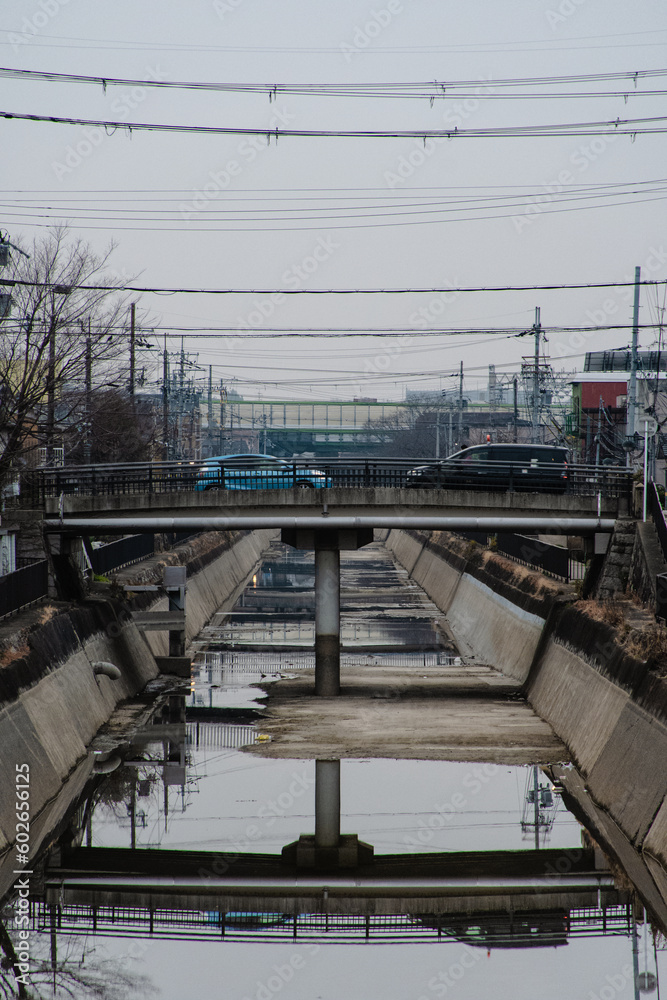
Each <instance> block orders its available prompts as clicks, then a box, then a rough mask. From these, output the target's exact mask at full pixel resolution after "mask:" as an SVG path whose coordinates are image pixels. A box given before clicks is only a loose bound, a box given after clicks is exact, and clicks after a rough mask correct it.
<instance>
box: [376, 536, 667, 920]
mask: <svg viewBox="0 0 667 1000" xmlns="http://www.w3.org/2000/svg"><path fill="white" fill-rule="evenodd" d="M386 544H387V546H388V547H389V548H390V550H391V551H392V552H393V554H394V555H395V557H396V558H397V559H398V561H399V562H400V563H402V565H403V566H404V567H405V568H406V569H407V571H408V573H409V574H410V576H411V577H412V578H413V579H414V580H415V582H416V583H418V584H419V585H420V586H421V587H423V589H424V590H425V591H426V592H427V594H428V595H429V597H431V599H432V600H433V601H434V602H435V603H436V604H437V605H438V607H439V608H440V609H441V610H442V611H443V612H445V614H446V616H447V620H448V622H449V624H450V627H451V630H452V633H453V635H454V638H455V640H456V641H457V643H460V644H461V647H462V650H464V651H466V652H467V653H468V655H469V656H472V657H474V658H475V659H476V660H477V661H484V662H486V663H488V664H490V665H491V666H495V667H497V668H498V669H499V670H501V671H503V672H504V673H506V674H509V675H510V676H511V677H514V678H516V679H517V680H519V681H522V682H523V683H524V690H525V692H526V695H527V697H528V700H529V701H530V703H531V704H532V706H533V708H534V709H535V711H536V712H537V713H538V714H539V715H540V716H541V717H542V718H543V719H545V720H546V721H547V722H548V723H549V724H550V725H551V727H552V728H553V730H554V732H555V733H556V734H557V735H558V736H559V737H560V738H561V739H562V740H563V742H564V743H565V744H566V746H567V747H568V750H569V751H570V753H571V755H572V758H573V760H574V762H575V764H576V766H577V768H578V770H579V772H580V773H581V775H582V776H583V778H584V779H585V783H586V795H587V796H588V797H590V800H591V802H592V803H594V804H595V805H596V806H597V807H598V808H599V810H601V811H602V812H604V814H605V816H606V817H608V820H609V824H611V826H610V825H609V824H607V833H609V831H610V829H611V827H613V829H614V830H615V831H616V833H617V834H618V839H619V843H620V841H621V839H623V840H624V841H625V842H627V843H629V844H630V845H632V847H633V848H634V849H635V851H637V852H639V855H640V858H641V860H642V861H643V863H644V865H645V866H646V868H647V869H648V872H649V873H650V877H651V878H652V880H653V883H654V885H655V888H656V889H657V890H658V892H659V894H660V896H661V898H662V900H663V901H665V902H667V663H666V662H665V660H664V658H663V656H664V654H663V653H661V652H660V650H661V649H662V648H664V646H663V645H662V644H661V642H660V630H659V628H658V627H657V626H656V628H655V631H653V632H651V631H650V630H649V631H648V632H644V633H642V634H640V633H633V630H632V629H630V628H629V627H628V626H627V624H625V623H624V622H623V621H618V622H613V623H612V622H608V621H605V620H604V614H605V611H604V605H600V604H596V602H585V603H583V604H582V605H578V604H573V601H574V596H573V595H572V594H570V595H569V596H568V594H567V593H566V592H565V591H566V590H567V588H562V587H558V586H557V585H556V584H555V583H553V582H552V581H549V580H546V579H545V578H543V577H541V576H540V575H539V574H533V573H530V572H528V571H527V570H523V568H522V567H521V566H514V565H513V564H512V563H510V562H509V561H508V560H505V559H503V558H502V557H500V556H496V555H495V554H493V553H490V552H484V553H483V552H482V551H481V550H479V548H476V547H474V546H470V544H469V543H467V542H466V541H465V540H463V539H461V538H458V537H456V536H454V535H451V534H448V533H435V532H433V533H428V532H422V533H412V532H410V533H408V532H391V533H390V535H389V536H388V538H387V540H386ZM656 650H657V652H656ZM611 839H613V838H611ZM609 840H610V838H609V837H607V843H608V844H609ZM619 853H621V852H619Z"/></svg>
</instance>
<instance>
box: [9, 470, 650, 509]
mask: <svg viewBox="0 0 667 1000" xmlns="http://www.w3.org/2000/svg"><path fill="white" fill-rule="evenodd" d="M423 467H426V468H427V469H428V470H429V471H428V472H427V473H423V472H418V473H417V472H415V471H414V470H416V469H421V468H423ZM308 485H311V486H313V487H316V488H318V487H333V488H335V487H349V488H358V489H361V488H368V487H383V486H387V487H393V488H402V487H409V486H414V487H418V488H420V489H429V488H432V489H438V488H460V489H479V490H485V491H489V492H494V491H499V490H500V491H502V492H507V491H527V492H544V493H550V492H567V493H572V494H575V495H578V496H597V495H600V496H602V497H613V498H623V499H627V498H629V496H630V492H631V485H632V477H631V473H630V471H629V470H628V469H625V468H616V467H609V466H595V465H569V466H568V467H567V471H566V472H564V470H563V469H562V468H561V467H555V466H554V465H552V464H546V465H542V464H540V465H533V466H530V467H529V468H527V467H526V465H525V463H524V464H521V463H512V462H484V463H476V466H475V467H474V468H473V467H472V465H471V463H463V462H457V463H451V462H446V463H436V462H435V460H433V459H430V460H429V459H421V460H417V461H415V459H406V458H365V459H361V458H353V459H344V458H341V459H331V458H327V459H326V460H318V459H307V460H306V459H298V460H294V461H290V462H286V463H285V466H284V467H283V468H282V469H281V470H279V471H274V470H269V471H267V470H261V469H260V470H243V469H239V468H235V469H233V470H229V469H227V470H226V469H224V468H215V467H213V466H212V465H209V464H207V462H206V460H200V461H196V462H194V461H193V462H187V461H179V462H133V463H117V464H112V465H79V466H75V465H72V466H61V467H58V468H41V469H33V470H30V471H27V472H25V473H23V475H22V477H21V481H20V494H19V497H18V503H19V504H20V505H21V506H25V507H28V506H32V507H42V506H43V505H44V503H45V501H46V500H47V499H48V498H58V497H60V496H71V495H79V496H124V495H127V496H129V495H136V494H160V493H175V492H181V491H184V492H192V491H194V490H205V489H227V490H229V491H232V490H257V489H285V488H293V487H298V488H301V487H302V486H308Z"/></svg>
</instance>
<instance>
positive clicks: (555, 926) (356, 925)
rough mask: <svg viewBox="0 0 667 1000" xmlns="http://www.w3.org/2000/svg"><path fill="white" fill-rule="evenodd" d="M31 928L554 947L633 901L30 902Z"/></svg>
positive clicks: (610, 922)
mask: <svg viewBox="0 0 667 1000" xmlns="http://www.w3.org/2000/svg"><path fill="white" fill-rule="evenodd" d="M30 921H31V929H32V930H34V931H47V930H50V929H51V928H52V926H53V924H54V923H55V928H56V929H57V931H58V933H59V934H66V935H67V934H72V935H80V934H99V935H103V936H105V937H135V936H136V937H144V936H145V935H146V934H148V935H149V936H150V937H154V938H163V939H168V940H197V941H216V940H221V939H225V940H230V941H260V940H263V941H294V940H304V939H309V938H310V939H317V941H318V942H319V943H326V942H330V943H332V944H333V943H340V942H345V943H348V944H350V943H352V944H353V943H355V942H362V941H368V940H371V939H372V940H374V941H387V942H388V941H392V942H405V943H408V942H415V941H419V942H420V943H428V942H438V941H443V942H445V941H450V942H451V941H452V940H458V941H464V942H466V943H468V944H470V945H473V946H475V945H477V946H479V947H484V948H489V947H497V948H508V947H529V946H531V945H532V946H536V945H539V946H541V947H549V946H551V947H553V946H556V945H557V944H566V943H567V941H568V940H570V939H573V938H599V937H630V936H631V935H632V929H633V917H632V906H631V904H630V903H622V904H618V905H612V906H604V907H578V908H574V909H571V910H560V911H547V912H542V911H535V912H532V913H531V912H530V911H526V912H522V913H506V914H502V913H471V914H470V915H469V916H468V917H466V918H462V917H461V915H460V914H458V915H452V914H446V913H431V914H428V915H423V916H419V915H408V914H394V915H386V914H366V915H364V914H352V913H351V914H345V913H297V914H288V913H268V912H266V913H263V912H259V911H258V912H244V913H226V914H225V913H222V912H217V911H211V910H185V909H184V910H161V909H150V908H147V907H146V908H144V907H121V906H92V905H91V906H88V905H85V904H65V905H56V904H53V903H46V902H43V901H39V900H38V901H33V902H32V903H31V907H30Z"/></svg>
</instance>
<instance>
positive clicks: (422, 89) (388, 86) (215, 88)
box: [0, 67, 667, 101]
mask: <svg viewBox="0 0 667 1000" xmlns="http://www.w3.org/2000/svg"><path fill="white" fill-rule="evenodd" d="M665 76H667V69H648V70H624V71H617V72H609V73H581V74H574V75H570V76H546V77H523V78H522V77H514V78H506V79H498V80H495V79H494V80H493V81H480V80H429V81H418V82H402V83H389V82H378V83H365V84H364V83H274V84H267V83H225V82H211V81H195V80H191V81H183V80H180V81H179V80H156V79H130V78H126V77H111V76H90V75H85V74H76V73H54V72H49V71H46V70H30V69H16V68H12V67H0V77H6V78H8V79H16V80H39V81H44V82H48V83H77V84H88V85H93V86H96V87H100V88H101V89H102V90H103V91H104V92H105V93H106V89H107V87H144V88H157V89H176V90H194V91H210V92H215V93H231V94H264V95H266V96H268V97H269V98H270V99H271V100H276V99H277V98H278V97H279V96H282V95H286V96H288V95H289V96H292V95H301V96H304V95H305V96H310V97H355V98H364V99H368V98H390V99H401V100H405V99H414V98H417V99H419V100H428V101H435V100H448V99H449V98H450V97H452V96H456V97H459V98H465V97H474V98H477V99H482V100H508V99H510V100H513V99H520V100H534V99H536V98H538V99H542V98H551V97H560V98H563V99H571V98H586V97H623V98H624V99H625V98H628V97H638V96H643V97H648V96H664V94H665V91H664V90H656V91H638V90H637V89H636V87H637V84H638V82H639V81H640V80H645V79H651V78H653V77H657V78H662V77H665ZM612 81H621V82H627V83H629V84H631V85H632V87H633V88H635V89H634V90H632V89H630V88H627V89H624V90H617V91H589V92H585V93H581V92H571V91H570V92H565V93H562V94H553V93H539V92H537V91H535V89H534V88H535V87H562V86H565V85H567V86H571V85H573V84H579V83H608V82H612ZM517 87H518V88H522V87H530V88H531V92H530V93H525V94H521V93H519V94H506V93H505V94H504V93H497V91H503V90H508V89H510V88H517ZM467 91H470V93H468V92H467Z"/></svg>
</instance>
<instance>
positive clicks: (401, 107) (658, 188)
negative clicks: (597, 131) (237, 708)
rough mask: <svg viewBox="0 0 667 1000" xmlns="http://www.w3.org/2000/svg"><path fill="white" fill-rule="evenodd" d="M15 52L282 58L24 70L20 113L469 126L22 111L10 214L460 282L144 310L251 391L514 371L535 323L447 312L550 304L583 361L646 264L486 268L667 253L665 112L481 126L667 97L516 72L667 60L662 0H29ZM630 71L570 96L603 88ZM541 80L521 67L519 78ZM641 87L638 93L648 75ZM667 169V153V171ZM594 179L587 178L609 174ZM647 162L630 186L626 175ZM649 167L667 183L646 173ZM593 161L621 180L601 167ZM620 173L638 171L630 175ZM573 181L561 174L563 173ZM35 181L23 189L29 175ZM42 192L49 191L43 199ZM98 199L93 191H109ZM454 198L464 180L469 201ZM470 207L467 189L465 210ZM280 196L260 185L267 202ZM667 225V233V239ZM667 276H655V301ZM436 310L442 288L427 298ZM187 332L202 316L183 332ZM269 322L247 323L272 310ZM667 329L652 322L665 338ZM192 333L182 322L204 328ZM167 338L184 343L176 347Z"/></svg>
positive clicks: (19, 6) (127, 270)
mask: <svg viewBox="0 0 667 1000" xmlns="http://www.w3.org/2000/svg"><path fill="white" fill-rule="evenodd" d="M1 28H2V32H1V34H0V39H1V41H2V46H3V48H2V55H3V58H2V65H3V66H4V67H10V68H20V69H31V70H50V71H53V72H60V73H74V74H86V75H93V76H102V77H123V78H132V79H139V80H141V79H156V80H161V81H165V80H169V81H190V82H193V81H194V82H215V83H245V84H270V85H274V84H275V85H277V90H276V93H275V95H274V98H273V99H272V100H271V101H270V100H269V96H268V94H267V93H244V94H239V93H220V92H206V91H201V90H192V89H169V90H166V89H162V90H158V89H148V88H139V89H136V88H135V89H132V88H121V87H114V86H108V87H107V88H106V91H105V90H104V89H103V88H102V87H101V86H91V85H82V84H74V83H58V82H52V81H51V82H44V81H34V80H30V79H20V80H17V79H8V78H2V77H0V83H1V87H2V93H3V100H2V102H0V105H1V108H2V110H3V112H4V113H13V114H31V115H41V116H60V117H68V118H78V119H91V120H104V121H123V122H127V123H128V124H131V123H132V122H135V123H139V122H142V123H145V122H149V123H172V124H180V125H183V124H189V125H191V124H199V125H209V126H210V125H215V126H234V127H240V128H246V127H254V128H259V129H271V130H275V129H276V128H278V129H279V130H280V129H284V128H292V129H295V128H299V129H326V130H333V131H341V130H385V131H389V132H394V131H399V130H414V131H420V130H430V129H446V130H449V131H451V132H452V133H454V134H453V137H452V138H451V139H449V140H448V139H442V140H441V141H439V142H437V143H436V142H433V141H431V142H427V143H426V145H425V144H424V142H423V140H422V139H420V138H342V137H335V136H334V137H324V138H315V137H310V138H299V137H289V136H282V137H281V138H279V140H278V142H277V143H276V141H275V138H273V139H272V140H271V142H270V143H268V144H267V142H266V139H265V138H254V139H253V138H248V137H243V136H239V135H196V134H184V133H169V134H167V133H163V132H158V131H150V132H148V131H139V130H133V131H132V132H131V133H130V131H129V130H125V129H123V130H120V129H118V130H116V131H115V132H112V133H111V134H107V131H105V130H104V129H101V128H96V129H94V130H92V132H91V131H90V130H88V132H86V131H85V130H84V129H83V128H82V127H81V126H74V125H66V124H55V123H49V122H32V121H20V120H7V119H4V120H2V124H1V128H2V150H3V154H4V155H3V170H2V174H3V178H4V183H3V184H2V189H3V190H2V210H1V211H0V228H2V229H3V230H4V231H6V232H8V233H9V234H10V237H11V238H12V239H23V240H24V241H29V240H31V239H32V238H33V236H35V235H38V236H39V235H40V234H43V233H44V232H45V230H44V227H45V226H47V225H48V224H49V222H50V221H53V220H65V221H69V223H70V225H71V228H72V231H73V232H74V233H75V234H77V235H81V236H83V237H84V238H85V239H86V240H89V241H90V243H91V244H92V245H93V246H94V247H95V248H96V249H98V250H102V249H103V248H104V246H105V245H106V244H107V243H108V241H109V239H110V238H113V239H114V240H116V241H117V243H118V248H117V250H116V252H115V254H114V261H115V267H116V269H117V272H118V274H119V275H121V276H132V275H137V276H138V280H137V282H136V284H138V285H141V286H150V287H162V288H172V287H178V288H182V287H198V288H240V289H265V290H267V291H268V290H276V291H278V290H280V289H281V288H292V289H294V288H326V289H336V288H338V289H356V288H415V287H418V288H439V289H451V290H452V291H449V292H445V293H443V294H421V295H417V294H409V295H382V296H380V295H372V296H371V295H366V296H363V295H349V296H332V295H327V296H306V295H297V296H292V297H282V298H279V299H278V301H277V302H276V301H271V300H270V299H269V298H268V296H266V295H233V296H232V295H229V296H224V297H223V296H213V295H198V296H195V295H184V294H175V295H171V296H164V295H163V296H159V295H155V294H143V295H142V296H141V297H139V296H138V297H137V298H138V301H139V302H140V312H139V315H140V317H142V319H144V320H145V319H146V317H148V321H149V325H150V326H151V327H154V328H155V330H156V331H158V334H159V335H158V334H156V335H155V342H156V343H157V342H159V343H160V345H161V344H162V335H163V333H164V332H167V333H175V331H178V330H179V328H186V329H187V328H193V327H197V328H201V330H202V331H204V332H206V331H211V330H213V331H215V330H216V328H222V327H229V328H231V329H232V331H236V332H232V333H230V334H224V333H220V334H219V335H218V337H211V336H210V335H209V336H208V337H206V338H197V339H195V338H194V337H192V336H189V337H187V339H186V349H187V350H188V351H189V352H192V354H193V360H195V358H194V355H197V359H196V360H197V361H198V363H199V365H200V366H201V367H202V371H201V373H200V375H201V378H202V380H204V379H205V378H206V375H207V371H208V365H209V364H213V365H214V381H215V383H216V384H217V383H218V382H219V381H220V380H224V382H225V383H226V384H227V385H228V386H230V387H234V388H236V389H237V391H239V392H241V393H242V394H244V395H245V396H246V397H247V398H258V397H259V396H260V395H261V396H262V397H263V398H281V397H285V396H287V397H292V396H297V397H301V398H305V399H313V398H332V399H349V398H352V397H354V396H360V395H362V396H374V397H378V398H385V399H400V398H401V397H402V395H403V393H404V391H405V389H406V388H413V389H419V388H429V389H437V388H440V387H447V386H449V385H451V384H452V382H451V375H452V373H453V372H454V371H456V370H458V366H459V363H460V362H461V361H463V363H464V367H465V373H466V376H465V377H466V387H468V388H473V387H475V385H476V383H477V381H478V380H480V379H481V380H483V381H485V380H486V375H487V370H488V365H489V364H490V363H495V364H496V365H498V366H499V370H500V371H502V372H513V371H514V370H516V368H517V366H518V365H520V361H521V358H522V356H523V355H528V354H530V353H531V351H532V346H533V345H532V340H530V339H529V338H522V339H517V338H516V336H510V337H506V336H500V335H494V336H490V335H488V334H487V335H484V333H483V332H482V333H474V334H472V335H468V336H465V337H455V338H453V337H448V336H437V337H436V336H423V333H424V332H425V331H429V330H430V331H437V330H439V329H443V328H454V329H472V330H480V331H485V330H486V329H488V328H491V329H497V328H504V327H509V328H514V330H522V329H526V330H527V329H529V328H530V326H531V325H532V323H533V320H534V313H535V307H536V306H540V307H541V320H542V324H543V326H544V328H545V331H546V334H547V338H548V344H547V345H545V346H546V348H547V350H549V351H550V353H551V356H552V357H553V358H554V362H555V365H556V367H557V368H561V367H566V368H568V369H575V368H577V367H580V366H581V362H582V356H583V352H584V351H585V350H590V349H597V348H602V347H615V346H623V345H625V344H627V343H628V341H629V336H630V333H629V331H628V330H618V331H601V332H597V333H592V334H586V335H582V334H572V333H556V332H550V328H553V327H563V326H591V325H605V324H609V323H620V324H626V323H628V322H630V320H631V305H632V293H631V291H629V290H619V289H616V290H606V289H587V290H582V291H572V290H565V291H533V290H529V291H509V292H504V293H474V294H473V293H463V292H456V289H457V288H460V287H470V286H480V285H482V286H489V285H493V286H503V285H528V286H531V285H545V284H554V285H560V284H566V283H577V282H580V283H595V282H616V281H624V280H631V279H632V278H633V275H634V268H635V266H636V265H640V266H641V268H642V277H643V278H650V279H664V278H665V276H666V274H667V251H666V249H665V248H667V239H665V236H664V222H665V212H664V207H663V206H664V201H663V200H662V199H663V198H664V186H663V185H662V184H659V183H658V184H647V182H655V181H660V180H661V179H662V178H663V177H666V176H667V169H665V166H664V164H665V162H666V157H665V146H666V140H665V136H663V135H662V134H654V135H646V134H641V130H640V129H639V127H638V134H637V135H636V137H635V138H634V140H633V139H632V138H631V137H630V136H623V135H619V134H611V133H610V134H609V135H608V136H602V137H601V136H598V137H591V136H588V137H587V136H581V135H578V136H573V135H569V136H565V137H562V136H561V137H555V136H542V137H539V138H535V137H490V138H489V137H482V138H468V137H467V136H466V135H465V132H466V130H467V129H470V128H474V129H487V128H497V127H503V126H505V127H506V126H519V125H523V126H525V125H555V124H566V123H568V124H569V123H572V122H591V121H615V120H616V119H617V118H619V119H627V118H633V119H636V118H647V117H653V116H658V115H660V114H661V113H663V110H664V106H665V101H664V97H663V96H661V95H656V96H640V95H641V93H642V92H643V91H647V90H661V89H662V87H663V81H662V79H661V78H660V77H652V78H651V77H648V78H644V79H642V78H641V77H640V78H638V80H637V82H636V84H635V82H634V81H633V80H630V79H628V80H626V81H619V80H615V81H602V82H597V83H596V82H591V81H584V82H580V83H572V84H570V85H569V86H568V87H565V88H564V87H563V86H562V85H561V86H554V85H553V84H539V83H535V84H533V85H532V86H531V87H523V88H521V92H522V93H524V94H526V93H528V94H530V93H533V94H538V95H541V96H537V97H535V98H534V99H531V100H517V99H507V98H506V97H505V99H500V98H501V97H503V95H506V94H507V88H505V87H503V86H502V85H501V84H500V81H501V80H507V79H526V78H534V77H555V76H566V75H576V76H580V75H582V74H594V73H611V72H624V73H625V72H627V73H634V72H637V71H641V70H651V69H658V68H660V67H661V66H663V65H664V64H665V45H666V43H667V9H666V8H665V5H664V3H661V2H660V0H637V2H636V3H634V4H632V5H629V4H627V3H625V2H622V0H604V2H603V0H514V2H511V3H503V4H499V3H492V2H490V0H477V2H474V0H471V2H468V3H465V4H463V3H461V4H452V3H447V2H440V3H435V2H432V0H431V2H428V0H391V2H389V0H386V2H385V0H378V2H377V3H376V4H372V3H366V2H360V0H338V2H337V3H335V4H331V3H329V4H325V3H313V2H312V0H311V2H309V3H306V2H305V0H283V2H281V3H279V4H278V3H269V2H267V0H215V2H213V0H193V2H190V3H188V4H187V5H185V4H176V3H174V2H173V0H160V2H155V0H146V2H143V3H141V4H136V3H129V2H128V0H115V2H114V3H113V4H111V3H108V2H106V0H96V2H95V3H94V4H93V3H86V2H84V0H67V2H64V0H38V2H33V0H13V2H12V3H11V4H4V5H3V12H2V24H1ZM464 80H468V81H471V82H472V83H473V84H474V86H473V87H471V88H468V90H467V91H466V92H465V93H466V94H467V96H452V97H451V98H448V97H447V96H446V94H447V91H446V90H445V97H444V98H438V99H436V100H434V101H433V102H432V103H431V102H430V101H429V100H428V99H427V98H426V97H422V98H421V99H407V98H403V99H400V98H396V99H381V98H375V99H372V98H366V97H363V98H362V97H355V98H349V97H347V98H346V97H340V96H332V97H329V96H321V95H319V96H313V95H312V94H308V95H295V94H284V93H281V92H280V87H279V85H280V84H281V83H292V84H296V83H300V84H352V83H365V84H373V83H383V84H390V83H391V84H396V83H407V82H410V83H415V82H427V81H440V82H447V81H464ZM594 89H597V90H601V91H604V92H609V91H614V92H615V93H617V96H605V97H597V98H593V97H587V96H580V97H577V98H572V99H565V98H564V97H562V96H560V97H558V98H549V97H548V96H547V95H548V94H549V93H555V94H559V95H562V94H563V93H564V91H565V90H569V91H570V92H572V93H578V94H580V95H581V94H583V95H586V94H589V93H590V92H591V91H592V90H594ZM513 92H514V93H517V90H516V89H515V90H514V91H513ZM626 93H627V99H626V96H625V95H626ZM665 183H666V184H667V181H666V182H665ZM583 185H585V186H587V190H585V191H583V190H582V186H583ZM619 185H625V187H623V188H621V187H618V186H619ZM640 185H643V188H644V190H643V192H642V188H641V187H640ZM590 186H594V187H595V190H592V189H591V187H590ZM612 186H613V187H612ZM558 188H560V189H561V190H560V191H558V190H557V189H558ZM19 199H20V204H17V200H19ZM27 199H32V200H31V201H28V200H27ZM84 199H87V200H84ZM454 199H456V202H457V203H459V202H460V203H461V204H460V205H455V204H454ZM453 208H457V210H456V211H453V210H452V209H453ZM250 210H252V212H250ZM663 242H664V246H663ZM660 294H661V292H658V291H657V290H656V289H646V290H642V311H641V317H640V318H641V321H642V322H643V323H648V322H655V321H656V319H657V316H658V308H659V305H660V304H661V301H662V300H661V298H660ZM420 310H421V312H420ZM275 327H278V328H281V329H287V330H291V329H294V328H299V329H308V328H312V327H316V328H346V329H347V328H351V329H359V328H362V329H365V328H373V329H377V330H383V329H388V328H399V329H405V330H406V331H408V332H407V333H405V334H404V335H403V336H402V337H396V338H392V339H387V338H382V339H381V338H371V337H368V336H365V337H362V336H358V337H349V336H348V337H344V338H332V337H324V336H321V337H320V339H319V340H317V339H305V338H299V339H293V338H289V339H281V340H276V339H257V338H256V337H253V338H252V339H244V331H247V330H252V329H255V330H256V331H262V330H265V331H266V330H268V329H269V328H275ZM177 336H180V333H178V334H177ZM246 336H247V334H246ZM656 337H657V334H656V332H655V331H650V330H647V331H643V332H642V338H641V343H642V346H644V347H649V346H650V345H651V344H652V343H653V342H654V341H655V339H656ZM179 344H180V340H178V339H175V338H174V339H172V340H170V346H171V347H172V348H173V349H176V348H177V346H178V345H179ZM156 358H157V352H156Z"/></svg>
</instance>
